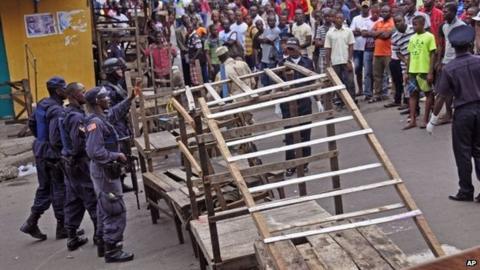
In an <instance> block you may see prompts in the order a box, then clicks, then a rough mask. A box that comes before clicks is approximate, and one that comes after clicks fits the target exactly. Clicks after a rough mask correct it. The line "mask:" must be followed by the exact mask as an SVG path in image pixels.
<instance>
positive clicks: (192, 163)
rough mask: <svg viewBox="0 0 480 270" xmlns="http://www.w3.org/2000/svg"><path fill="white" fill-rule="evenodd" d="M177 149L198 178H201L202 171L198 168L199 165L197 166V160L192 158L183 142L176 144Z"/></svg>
mask: <svg viewBox="0 0 480 270" xmlns="http://www.w3.org/2000/svg"><path fill="white" fill-rule="evenodd" d="M178 147H179V149H180V151H181V152H182V154H183V155H184V156H185V157H186V158H187V159H188V161H189V162H190V166H192V168H193V169H194V170H195V171H196V172H197V173H198V175H199V177H202V174H203V172H202V169H201V168H200V165H199V164H198V162H197V160H196V159H195V158H194V157H193V155H192V153H190V151H189V150H188V148H187V147H186V146H185V144H183V142H181V141H179V142H178Z"/></svg>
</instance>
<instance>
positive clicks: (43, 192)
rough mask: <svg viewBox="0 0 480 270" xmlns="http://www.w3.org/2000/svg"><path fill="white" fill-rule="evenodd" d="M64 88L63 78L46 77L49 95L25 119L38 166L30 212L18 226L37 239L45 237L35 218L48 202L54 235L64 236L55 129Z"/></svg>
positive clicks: (59, 144) (58, 143)
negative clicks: (30, 132) (52, 219)
mask: <svg viewBox="0 0 480 270" xmlns="http://www.w3.org/2000/svg"><path fill="white" fill-rule="evenodd" d="M65 87H66V83H65V80H64V79H63V78H62V77H58V76H55V77H52V78H51V79H50V80H48V81H47V90H48V93H49V97H47V98H44V99H42V100H40V101H39V102H38V104H37V107H36V109H35V112H34V113H33V114H32V116H31V117H30V119H29V121H28V125H29V128H30V130H31V131H32V133H33V135H34V136H35V141H34V142H33V154H34V156H35V163H36V165H37V177H38V188H37V191H36V193H35V198H34V200H33V206H32V208H31V214H30V216H29V217H28V219H27V221H26V222H25V223H24V224H23V225H22V226H21V227H20V231H22V232H24V233H26V234H30V235H31V236H32V237H34V238H36V239H40V240H45V239H47V236H46V235H45V234H43V233H42V232H41V231H40V229H39V228H38V220H39V218H40V216H41V215H42V214H43V213H44V212H45V211H46V210H47V209H48V208H49V207H50V204H52V206H53V211H54V213H55V218H56V219H57V229H56V238H57V239H63V238H66V237H67V232H66V230H65V227H64V212H63V207H64V201H65V184H64V179H63V172H62V168H61V165H60V152H61V150H62V142H61V139H60V133H59V130H58V119H59V118H60V117H61V116H63V114H64V108H63V100H64V99H65V98H66V95H65Z"/></svg>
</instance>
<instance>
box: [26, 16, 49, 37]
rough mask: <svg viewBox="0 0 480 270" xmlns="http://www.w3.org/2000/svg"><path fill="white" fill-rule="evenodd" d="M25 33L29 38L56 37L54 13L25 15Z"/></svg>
mask: <svg viewBox="0 0 480 270" xmlns="http://www.w3.org/2000/svg"><path fill="white" fill-rule="evenodd" d="M25 32H26V33H27V37H28V38H35V37H45V36H51V35H56V34H57V27H55V17H54V15H53V14H52V13H39V14H30V15H25Z"/></svg>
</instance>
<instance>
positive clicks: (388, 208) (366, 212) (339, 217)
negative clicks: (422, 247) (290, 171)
mask: <svg viewBox="0 0 480 270" xmlns="http://www.w3.org/2000/svg"><path fill="white" fill-rule="evenodd" d="M403 207H405V205H404V204H402V203H395V204H389V205H384V206H381V207H377V208H370V209H365V210H359V211H354V212H350V213H344V214H340V215H335V216H328V217H325V218H323V219H319V220H314V221H307V222H299V221H297V220H296V221H295V223H291V224H287V225H285V226H282V227H279V228H276V229H275V230H272V231H271V232H272V233H275V232H279V231H284V230H288V229H292V228H296V227H305V226H311V225H317V224H321V223H327V222H333V221H338V220H343V219H348V218H354V217H361V216H366V215H372V214H378V213H383V212H386V211H392V210H396V209H400V208H403ZM367 228H368V227H367ZM385 237H386V236H385Z"/></svg>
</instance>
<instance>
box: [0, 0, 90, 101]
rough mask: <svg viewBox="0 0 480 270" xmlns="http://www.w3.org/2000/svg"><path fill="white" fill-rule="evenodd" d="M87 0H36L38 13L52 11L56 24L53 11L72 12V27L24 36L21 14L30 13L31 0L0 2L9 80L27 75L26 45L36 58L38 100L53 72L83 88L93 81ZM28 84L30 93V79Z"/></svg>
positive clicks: (88, 86)
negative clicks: (62, 31)
mask: <svg viewBox="0 0 480 270" xmlns="http://www.w3.org/2000/svg"><path fill="white" fill-rule="evenodd" d="M87 2H90V1H87V0H40V2H39V4H38V13H53V14H54V16H55V21H57V24H58V20H57V13H56V12H57V11H68V12H71V11H74V12H73V13H72V14H73V16H72V25H73V26H74V27H72V28H73V29H72V28H70V29H67V30H65V31H64V33H63V34H60V33H58V34H56V35H52V36H45V37H35V38H27V34H26V30H25V22H24V15H26V14H27V15H28V14H33V13H34V6H33V0H15V1H9V0H1V1H0V20H1V22H2V28H3V33H4V38H5V47H6V51H7V57H8V68H9V71H10V79H11V80H12V81H16V80H20V79H23V78H26V77H27V69H26V62H25V44H28V46H29V47H30V49H31V50H32V52H33V54H34V55H35V57H36V58H37V70H38V95H39V100H40V99H41V98H43V97H45V96H47V95H48V92H47V89H46V86H45V83H46V81H47V80H48V78H50V77H51V76H53V75H60V76H63V77H64V78H65V80H66V81H67V83H68V82H72V81H78V82H82V83H83V84H85V86H86V87H87V89H88V88H90V87H93V86H94V84H95V78H94V69H93V53H92V31H91V14H90V7H89V6H88V4H87ZM30 84H31V87H32V92H34V90H33V87H34V86H33V81H32V82H31V83H30ZM32 94H33V95H35V93H32ZM34 100H35V97H34Z"/></svg>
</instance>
